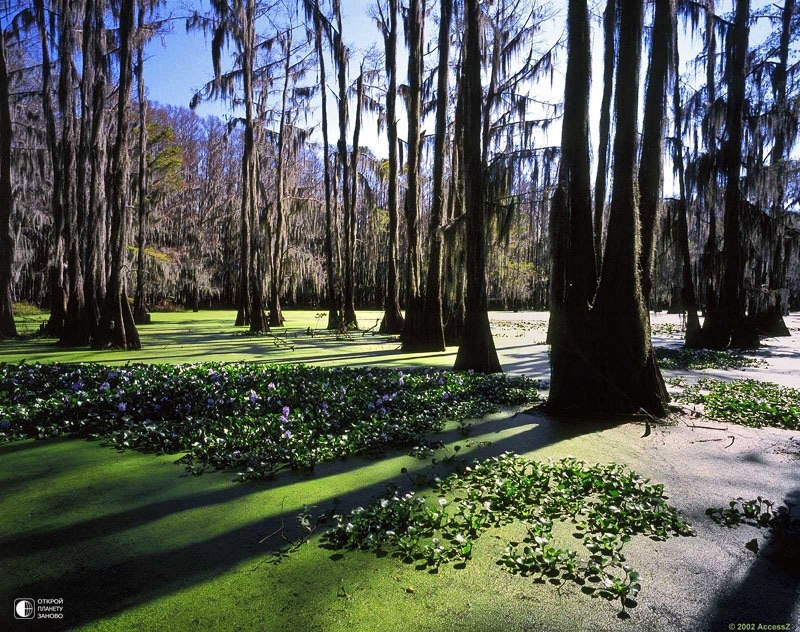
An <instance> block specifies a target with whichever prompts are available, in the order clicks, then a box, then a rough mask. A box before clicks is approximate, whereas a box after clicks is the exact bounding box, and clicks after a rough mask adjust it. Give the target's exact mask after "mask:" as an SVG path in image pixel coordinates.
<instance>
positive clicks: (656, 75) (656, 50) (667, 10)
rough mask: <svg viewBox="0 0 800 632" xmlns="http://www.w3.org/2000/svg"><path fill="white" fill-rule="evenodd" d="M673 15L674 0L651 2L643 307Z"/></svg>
mask: <svg viewBox="0 0 800 632" xmlns="http://www.w3.org/2000/svg"><path fill="white" fill-rule="evenodd" d="M676 21H677V16H676V13H675V2H674V0H655V15H654V17H653V28H652V33H653V35H652V42H651V45H650V68H649V70H648V73H647V88H646V91H645V100H644V126H643V130H642V159H641V164H640V165H639V193H640V198H641V199H640V217H641V241H642V252H641V257H640V258H641V263H640V267H641V269H642V293H643V295H644V304H645V307H648V305H649V302H650V292H651V289H652V287H653V256H654V252H655V248H654V244H655V234H656V219H657V217H658V215H659V211H660V209H661V195H662V185H663V169H664V164H663V163H664V161H663V156H664V134H665V130H666V123H667V93H668V90H669V74H670V73H669V69H670V64H671V63H672V45H673V41H674V37H673V34H674V32H675V30H676Z"/></svg>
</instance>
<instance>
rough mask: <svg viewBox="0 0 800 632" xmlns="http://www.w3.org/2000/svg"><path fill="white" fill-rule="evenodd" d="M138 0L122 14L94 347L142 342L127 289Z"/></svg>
mask: <svg viewBox="0 0 800 632" xmlns="http://www.w3.org/2000/svg"><path fill="white" fill-rule="evenodd" d="M135 7H136V0H122V2H121V7H120V17H119V38H120V40H119V41H120V44H119V88H118V91H117V135H116V141H115V143H114V155H113V160H112V168H113V173H112V185H111V211H112V214H111V232H110V241H111V243H110V255H111V267H110V271H109V275H108V282H107V287H106V296H105V300H104V302H103V309H102V313H101V317H100V326H99V328H98V331H97V336H96V337H95V339H94V340H93V341H92V348H93V349H103V348H106V347H113V348H121V349H140V348H141V346H142V345H141V341H140V340H139V332H138V331H137V330H136V324H135V323H134V322H133V314H132V313H131V307H130V304H129V303H128V296H127V292H126V289H125V272H124V266H125V251H126V244H127V224H128V188H129V187H128V176H129V173H130V147H129V138H128V137H129V131H128V123H127V120H126V119H127V110H128V107H129V105H130V97H131V84H132V83H133V81H132V75H133V72H132V67H131V66H132V64H131V56H132V52H133V42H134V38H135V25H134V13H135Z"/></svg>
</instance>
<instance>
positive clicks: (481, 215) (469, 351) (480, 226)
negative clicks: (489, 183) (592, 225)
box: [454, 0, 503, 373]
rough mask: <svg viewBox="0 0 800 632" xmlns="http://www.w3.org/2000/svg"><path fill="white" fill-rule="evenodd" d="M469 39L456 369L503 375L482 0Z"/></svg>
mask: <svg viewBox="0 0 800 632" xmlns="http://www.w3.org/2000/svg"><path fill="white" fill-rule="evenodd" d="M465 9H466V37H465V42H464V48H465V53H464V68H463V77H462V79H461V89H462V90H463V91H464V134H463V138H462V141H461V142H462V144H463V147H464V171H465V174H466V183H465V185H466V186H465V202H466V212H467V217H466V220H467V244H466V253H467V266H466V267H467V293H466V301H465V303H466V318H465V321H464V334H463V337H462V340H461V345H460V346H459V347H458V355H457V356H456V362H455V366H454V369H455V370H457V371H466V370H470V369H471V370H474V371H477V372H479V373H498V372H501V371H502V370H503V369H502V368H501V366H500V361H499V360H498V358H497V351H496V350H495V347H494V339H493V338H492V331H491V328H490V326H489V312H488V301H487V296H486V249H487V248H486V240H487V229H488V226H487V224H488V217H487V209H486V201H485V199H484V173H483V159H482V150H481V134H480V133H479V130H481V127H482V125H481V119H482V116H483V91H482V89H481V67H482V64H481V42H480V40H481V33H480V28H481V13H480V1H479V0H466V2H465Z"/></svg>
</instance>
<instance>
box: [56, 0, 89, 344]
mask: <svg viewBox="0 0 800 632" xmlns="http://www.w3.org/2000/svg"><path fill="white" fill-rule="evenodd" d="M75 9H77V7H76V6H74V3H73V2H70V1H69V0H65V1H64V2H63V3H62V5H61V7H60V13H61V23H60V24H61V28H60V31H59V46H58V49H59V79H58V109H59V114H60V118H61V140H60V153H61V157H60V160H61V178H62V183H61V185H62V190H61V195H62V213H63V216H64V246H65V255H66V262H67V267H66V270H65V272H66V289H67V310H66V313H65V315H64V328H63V330H62V332H61V339H60V340H59V344H61V345H64V346H69V347H73V346H82V345H86V344H88V342H89V334H88V331H87V328H86V314H85V309H86V302H85V300H84V293H83V270H82V264H83V261H82V259H83V257H82V252H81V251H82V239H81V237H82V236H81V224H82V217H81V213H82V208H79V206H78V200H77V188H76V187H77V182H76V174H77V168H76V167H77V165H76V155H75V146H76V144H77V141H78V135H77V134H76V120H75V119H76V107H75V83H74V81H73V76H74V74H75V70H74V68H73V51H74V50H75V49H76V47H77V42H76V39H75V32H76V30H77V29H76V24H75V17H76V16H75V15H74V14H73V11H74V10H75Z"/></svg>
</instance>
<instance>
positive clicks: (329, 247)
mask: <svg viewBox="0 0 800 632" xmlns="http://www.w3.org/2000/svg"><path fill="white" fill-rule="evenodd" d="M309 9H310V12H311V14H312V15H311V17H312V22H313V24H314V48H315V51H316V54H317V62H318V63H319V85H320V86H321V91H320V92H321V94H320V99H321V102H322V156H323V158H322V160H323V163H324V164H323V180H324V185H325V272H326V281H327V284H326V288H325V295H326V302H327V304H328V324H327V327H326V328H327V329H332V330H338V329H339V323H340V322H341V315H340V313H339V306H338V305H337V301H336V263H335V257H334V214H333V203H332V200H331V197H332V194H331V156H330V142H329V140H328V138H329V137H328V85H327V76H326V73H325V55H324V52H323V49H322V27H323V19H324V18H323V16H322V11H321V10H320V6H319V0H314V4H313V6H311V7H309Z"/></svg>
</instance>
